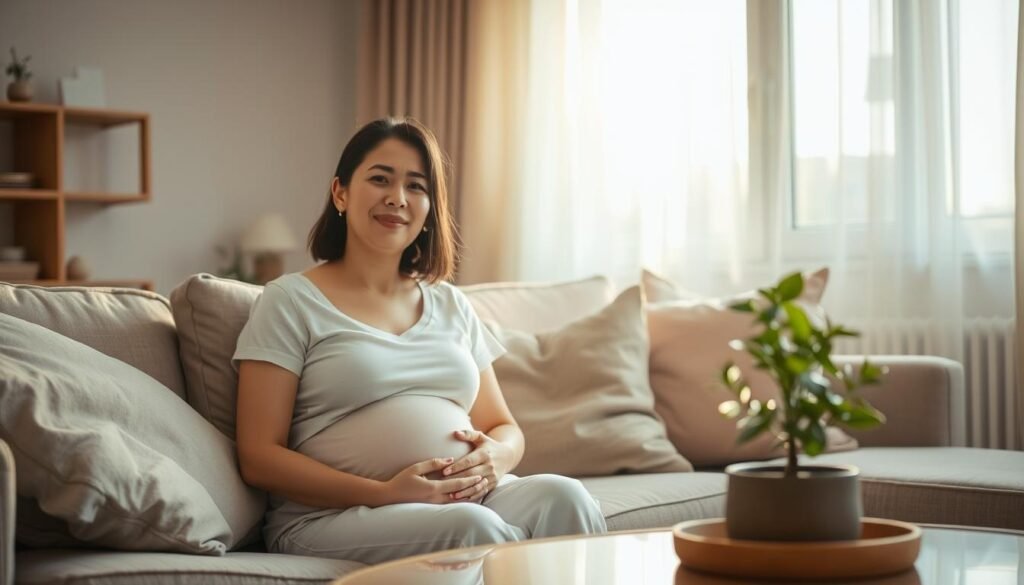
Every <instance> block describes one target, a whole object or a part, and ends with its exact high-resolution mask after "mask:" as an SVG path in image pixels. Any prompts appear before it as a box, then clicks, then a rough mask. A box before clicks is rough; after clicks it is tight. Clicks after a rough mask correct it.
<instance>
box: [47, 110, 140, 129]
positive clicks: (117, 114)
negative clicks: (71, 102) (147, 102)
mask: <svg viewBox="0 0 1024 585" xmlns="http://www.w3.org/2000/svg"><path fill="white" fill-rule="evenodd" d="M148 120H149V114H144V113H142V112H125V111H118V110H97V109H94V108H64V121H65V122H66V123H68V124H94V125H97V126H118V125H121V124H135V123H142V122H146V121H148Z"/></svg>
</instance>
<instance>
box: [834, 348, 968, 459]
mask: <svg viewBox="0 0 1024 585" xmlns="http://www.w3.org/2000/svg"><path fill="white" fill-rule="evenodd" d="M868 358H869V360H870V361H871V363H873V364H875V365H879V366H886V367H888V368H889V374H888V375H887V376H886V377H885V378H884V379H883V380H882V383H881V384H877V385H874V386H864V387H862V388H858V390H857V393H858V394H859V395H860V396H862V397H864V398H865V399H866V400H867V401H868V402H870V403H871V405H872V406H874V407H875V408H877V409H878V410H880V411H882V413H883V414H885V418H886V423H885V424H883V425H880V426H878V427H875V428H873V429H866V430H847V432H848V433H850V434H851V435H853V437H854V438H856V439H857V441H858V442H859V443H860V445H861V446H862V447H960V446H963V445H964V444H965V442H966V424H967V421H966V420H965V419H964V411H965V408H966V395H965V393H964V370H963V367H962V366H961V365H960V364H959V363H957V362H955V361H953V360H950V359H946V358H940V357H934V356H868ZM832 361H833V362H834V363H835V364H836V365H837V366H839V367H842V366H843V365H844V364H851V365H853V366H855V367H856V366H857V365H859V364H860V363H862V362H863V361H864V357H863V356H834V357H833V360H832Z"/></svg>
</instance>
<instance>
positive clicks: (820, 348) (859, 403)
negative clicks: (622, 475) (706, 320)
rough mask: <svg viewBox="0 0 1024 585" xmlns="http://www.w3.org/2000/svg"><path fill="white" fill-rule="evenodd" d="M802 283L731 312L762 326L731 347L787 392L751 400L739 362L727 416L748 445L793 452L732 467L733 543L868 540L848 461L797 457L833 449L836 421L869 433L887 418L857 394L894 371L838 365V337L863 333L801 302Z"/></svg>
mask: <svg viewBox="0 0 1024 585" xmlns="http://www.w3.org/2000/svg"><path fill="white" fill-rule="evenodd" d="M803 286H804V282H803V276H801V275H800V274H799V273H796V274H791V275H789V276H786V277H785V278H783V279H782V280H781V281H780V282H779V283H778V284H777V285H776V286H775V287H773V288H764V289H760V290H759V291H758V294H759V296H758V297H757V298H755V299H752V300H746V301H743V302H740V303H736V304H733V305H731V306H730V308H731V309H733V310H735V311H742V312H746V313H751V314H752V315H753V316H754V319H755V324H756V325H757V327H758V330H757V332H756V334H755V335H754V336H752V337H750V338H749V339H745V340H733V341H732V342H731V344H730V345H731V346H732V347H733V349H736V350H739V351H745V352H746V353H747V354H749V355H750V356H751V357H752V358H753V362H754V367H755V368H758V369H761V370H765V371H766V372H767V373H768V374H769V375H770V377H771V378H772V380H773V381H774V382H775V384H776V385H777V386H778V390H779V394H778V396H777V399H774V398H773V399H770V400H766V401H764V402H761V401H759V400H756V399H752V398H751V390H750V387H749V386H748V384H747V382H746V381H745V379H744V376H743V372H742V371H740V368H739V367H738V366H736V365H735V364H734V363H732V362H730V363H727V364H725V366H724V367H723V368H722V382H723V383H724V384H725V386H726V387H727V388H728V389H729V390H730V391H731V392H732V393H733V394H734V396H733V399H732V400H729V401H726V402H723V403H722V404H721V405H720V406H719V411H720V412H721V413H722V414H724V415H725V416H727V417H729V418H733V419H737V421H738V422H737V427H738V430H739V436H738V441H739V442H741V443H742V442H746V441H749V440H751V439H753V438H754V437H756V436H758V435H760V434H762V433H772V434H773V435H775V437H776V438H777V439H778V441H779V443H780V444H781V445H784V446H785V449H786V463H785V465H778V464H774V463H769V462H753V463H737V464H734V465H730V466H728V467H727V468H726V474H727V475H728V482H729V484H728V489H727V493H726V530H727V532H728V534H729V536H730V537H731V538H737V539H745V540H779V541H815V540H853V539H856V538H858V537H859V536H860V528H861V525H860V523H861V500H860V488H859V484H858V481H857V480H858V475H859V471H858V470H857V469H856V468H855V467H853V466H846V465H801V464H800V463H799V461H798V459H797V454H798V452H800V451H802V452H803V453H804V454H806V455H808V456H811V457H813V456H816V455H819V454H821V453H822V452H824V450H825V448H826V446H827V440H828V439H827V436H826V432H825V428H826V426H827V425H830V424H838V425H840V426H845V427H848V428H854V429H863V428H869V427H872V426H875V425H878V424H880V423H882V422H884V421H885V417H884V416H883V415H882V413H880V412H879V411H877V410H875V409H874V408H873V407H872V406H871V405H870V404H868V403H867V402H866V401H865V400H863V399H862V398H861V397H859V396H857V395H856V389H857V388H858V387H859V386H863V385H867V384H875V383H878V382H879V381H880V380H881V378H882V376H883V375H884V374H885V369H884V368H879V367H877V366H875V365H874V364H871V363H870V362H869V361H868V360H867V359H866V358H865V359H864V362H863V364H862V365H861V366H860V367H859V368H856V369H855V368H853V367H851V366H849V365H847V366H846V367H843V368H838V367H836V366H835V364H833V362H832V343H833V340H834V339H836V338H840V337H856V336H858V335H859V334H858V333H857V332H855V331H851V330H849V329H846V328H844V327H842V326H841V325H837V324H834V323H832V322H831V321H830V320H829V319H828V318H827V317H825V316H824V313H823V312H821V311H820V309H819V308H818V307H813V308H812V307H810V306H808V305H806V304H805V303H803V302H802V301H800V300H799V297H800V293H801V292H802V291H803ZM839 386H842V390H838V387H839Z"/></svg>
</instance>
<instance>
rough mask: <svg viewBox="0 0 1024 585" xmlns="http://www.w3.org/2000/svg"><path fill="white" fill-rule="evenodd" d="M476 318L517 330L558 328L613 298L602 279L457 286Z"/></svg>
mask: <svg viewBox="0 0 1024 585" xmlns="http://www.w3.org/2000/svg"><path fill="white" fill-rule="evenodd" d="M459 288H460V289H461V290H462V292H464V293H466V296H467V297H468V298H469V302H470V303H471V304H472V305H473V310H475V311H476V314H477V316H479V317H480V319H482V320H484V321H494V322H495V323H498V324H499V325H501V326H502V327H513V328H515V329H516V330H517V331H525V332H527V333H539V332H541V331H551V330H554V329H560V328H562V327H564V326H565V325H568V324H569V323H572V322H573V321H576V320H577V319H582V318H583V317H586V316H587V315H591V314H593V313H596V312H598V311H600V310H601V309H603V308H605V307H606V306H608V303H610V302H611V301H612V299H614V298H615V291H614V289H613V288H612V283H611V281H610V280H608V278H607V277H604V276H592V277H590V278H584V279H581V280H572V281H566V282H555V283H532V282H530V283H524V282H497V283H486V284H473V285H469V286H462V287H459Z"/></svg>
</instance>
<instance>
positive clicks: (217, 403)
mask: <svg viewBox="0 0 1024 585" xmlns="http://www.w3.org/2000/svg"><path fill="white" fill-rule="evenodd" d="M262 292H263V287H261V286H256V285H253V284H246V283H244V282H239V281H237V280H229V279H227V278H218V277H216V276H213V275H211V274H196V275H194V276H190V277H189V278H188V279H186V280H185V282H182V283H181V284H179V285H178V286H177V287H176V288H175V289H174V290H173V291H171V310H172V312H173V313H174V322H175V323H176V324H177V327H178V338H179V347H180V351H181V364H182V367H183V368H184V370H185V381H186V382H187V385H188V402H189V404H191V405H192V408H194V409H196V411H197V412H198V413H199V414H201V415H203V418H205V419H206V420H208V421H210V422H211V423H213V425H214V426H215V427H217V428H218V429H220V431H221V432H222V433H224V434H225V435H227V436H228V437H230V438H231V439H234V438H235V401H236V398H237V394H238V374H236V373H235V371H234V369H232V368H231V356H233V355H234V353H235V344H237V343H238V335H239V334H240V333H241V332H242V327H244V326H245V322H246V321H248V320H249V309H250V308H252V304H253V303H254V302H256V299H257V297H259V296H260V293H262Z"/></svg>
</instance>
